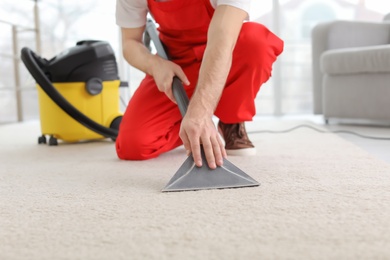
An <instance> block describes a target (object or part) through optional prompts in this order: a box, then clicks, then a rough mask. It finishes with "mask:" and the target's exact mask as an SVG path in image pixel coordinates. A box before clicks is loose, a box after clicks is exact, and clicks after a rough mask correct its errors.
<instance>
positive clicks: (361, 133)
mask: <svg viewBox="0 0 390 260" xmlns="http://www.w3.org/2000/svg"><path fill="white" fill-rule="evenodd" d="M274 119H275V117H267V116H266V117H261V116H259V117H256V118H255V119H254V123H252V124H249V126H247V129H248V132H256V131H258V128H259V126H260V125H262V122H266V121H268V120H274ZM277 120H283V121H291V128H294V127H295V126H298V125H297V122H300V121H302V122H307V123H312V124H315V125H318V126H319V127H320V128H324V129H326V130H328V131H334V132H335V133H336V134H337V135H339V136H340V137H342V138H344V139H345V140H347V141H349V142H352V143H354V144H355V145H357V146H359V147H361V148H362V149H364V150H366V151H367V152H369V153H370V154H372V155H373V156H374V157H376V158H379V159H381V160H383V161H386V162H387V163H390V123H383V122H380V123H378V122H375V123H374V122H363V121H348V120H344V121H340V120H339V121H337V120H330V121H329V123H328V124H325V122H324V119H323V117H322V116H313V115H299V116H281V117H277ZM265 129H266V126H264V127H262V129H260V130H261V131H264V130H265ZM283 130H288V129H279V131H283ZM293 131H294V130H293ZM313 131H314V130H313ZM371 137H373V138H371ZM377 138H379V139H377Z"/></svg>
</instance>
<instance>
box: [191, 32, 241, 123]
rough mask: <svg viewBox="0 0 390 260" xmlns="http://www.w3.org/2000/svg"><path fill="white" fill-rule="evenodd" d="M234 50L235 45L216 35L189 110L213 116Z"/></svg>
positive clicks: (201, 70)
mask: <svg viewBox="0 0 390 260" xmlns="http://www.w3.org/2000/svg"><path fill="white" fill-rule="evenodd" d="M233 48H234V43H231V42H227V41H226V40H225V37H224V36H223V35H221V36H217V35H214V37H213V40H211V41H209V42H208V45H207V48H206V51H205V54H204V58H203V63H202V66H201V69H200V72H199V79H198V85H197V87H196V91H195V93H194V95H193V97H192V99H191V103H190V109H189V110H191V109H194V110H197V111H199V110H201V111H203V112H204V113H206V114H207V115H209V116H212V115H213V113H214V110H215V108H216V106H217V104H218V102H219V99H220V96H221V94H222V91H223V88H224V86H225V83H226V78H227V75H228V73H229V70H230V67H231V63H232V51H233Z"/></svg>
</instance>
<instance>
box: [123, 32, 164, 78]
mask: <svg viewBox="0 0 390 260" xmlns="http://www.w3.org/2000/svg"><path fill="white" fill-rule="evenodd" d="M123 45H124V46H123V56H124V57H125V59H126V61H127V62H128V63H129V64H130V65H131V66H133V67H135V68H137V69H139V70H141V71H143V72H144V73H146V74H149V75H151V73H152V72H151V70H152V66H153V62H154V60H155V59H156V58H158V57H157V56H156V55H153V54H151V53H150V51H149V50H148V48H146V47H145V45H144V44H143V43H142V42H139V41H137V40H127V41H125V42H123Z"/></svg>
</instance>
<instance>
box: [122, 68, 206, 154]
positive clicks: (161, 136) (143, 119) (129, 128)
mask: <svg viewBox="0 0 390 260" xmlns="http://www.w3.org/2000/svg"><path fill="white" fill-rule="evenodd" d="M199 66H200V63H195V64H192V65H191V66H189V67H187V68H183V69H184V72H185V74H186V75H187V77H188V79H189V81H190V82H193V84H191V85H190V86H188V87H186V91H187V94H188V95H189V96H191V95H192V92H193V90H194V88H195V86H196V80H197V75H198V71H199ZM181 119H182V116H181V114H180V111H179V108H178V107H177V105H176V104H174V103H173V102H172V101H171V100H170V99H168V97H167V96H166V95H165V93H162V92H160V91H159V90H158V88H157V86H156V84H155V82H154V80H153V78H152V77H150V76H147V77H145V79H144V80H143V81H142V82H141V84H140V86H139V87H138V88H137V90H136V91H135V93H134V95H133V97H132V98H131V100H130V102H129V104H128V106H127V109H126V112H125V114H124V115H123V119H122V122H121V125H120V129H119V134H118V137H117V139H116V151H117V154H118V157H119V158H120V159H123V160H145V159H150V158H154V157H157V156H158V155H159V154H161V153H164V152H167V151H170V150H172V149H174V148H176V147H178V146H180V145H181V144H182V143H183V142H182V141H181V139H180V137H179V130H180V122H181Z"/></svg>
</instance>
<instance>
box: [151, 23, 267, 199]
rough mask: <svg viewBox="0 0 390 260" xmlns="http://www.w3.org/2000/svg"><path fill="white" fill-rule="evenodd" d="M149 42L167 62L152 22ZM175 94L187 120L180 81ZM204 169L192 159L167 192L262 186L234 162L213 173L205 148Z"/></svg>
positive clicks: (185, 103)
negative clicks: (208, 163)
mask: <svg viewBox="0 0 390 260" xmlns="http://www.w3.org/2000/svg"><path fill="white" fill-rule="evenodd" d="M146 34H147V35H146V37H145V38H146V39H147V42H148V41H150V39H151V40H152V41H153V43H154V46H155V47H156V50H157V54H158V55H160V56H161V57H162V58H164V59H168V56H167V54H166V52H165V50H164V46H163V45H162V43H161V41H160V38H159V37H158V32H157V29H156V26H155V24H154V22H153V21H152V20H151V19H149V20H148V21H147V24H146ZM172 91H173V95H174V96H175V99H176V102H177V104H178V106H179V109H180V113H181V115H182V116H183V117H184V115H185V113H186V111H187V107H188V103H189V100H188V96H187V93H186V92H185V90H184V87H183V84H182V83H181V81H180V79H179V78H177V77H174V79H173V83H172ZM201 155H202V161H203V163H202V166H201V167H197V166H196V165H195V162H194V159H193V157H192V155H190V156H188V158H187V159H186V160H185V161H184V163H183V164H182V166H181V167H180V168H179V170H178V171H177V172H176V174H175V175H174V176H173V177H172V179H171V180H170V181H169V182H168V184H167V185H166V186H165V188H164V189H163V190H162V191H163V192H168V191H191V190H205V189H224V188H240V187H252V186H259V185H260V184H259V183H258V182H257V181H256V180H254V179H253V178H252V177H250V176H249V175H247V174H246V173H245V172H243V171H242V170H240V169H239V168H237V167H236V166H235V165H233V164H232V163H231V162H229V161H228V160H226V159H223V165H222V166H218V167H217V168H216V169H211V168H209V167H208V165H207V161H206V157H205V154H204V150H203V147H202V146H201Z"/></svg>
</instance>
